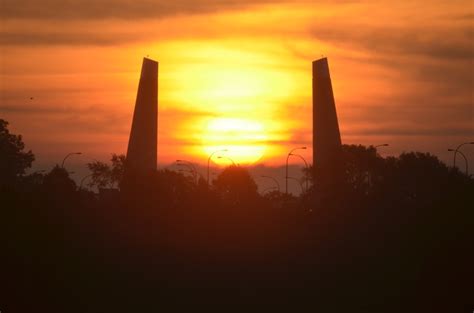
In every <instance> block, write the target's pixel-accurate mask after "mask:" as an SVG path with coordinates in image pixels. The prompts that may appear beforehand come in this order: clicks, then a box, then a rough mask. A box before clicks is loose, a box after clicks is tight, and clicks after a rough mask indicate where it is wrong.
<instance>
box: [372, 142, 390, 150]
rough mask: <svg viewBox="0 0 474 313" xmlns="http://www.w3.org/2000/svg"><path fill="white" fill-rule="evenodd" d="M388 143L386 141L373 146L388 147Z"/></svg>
mask: <svg viewBox="0 0 474 313" xmlns="http://www.w3.org/2000/svg"><path fill="white" fill-rule="evenodd" d="M388 146H389V144H388V143H383V144H381V145H376V146H375V147H374V148H375V149H377V148H378V147H388Z"/></svg>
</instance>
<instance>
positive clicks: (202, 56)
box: [160, 41, 301, 164]
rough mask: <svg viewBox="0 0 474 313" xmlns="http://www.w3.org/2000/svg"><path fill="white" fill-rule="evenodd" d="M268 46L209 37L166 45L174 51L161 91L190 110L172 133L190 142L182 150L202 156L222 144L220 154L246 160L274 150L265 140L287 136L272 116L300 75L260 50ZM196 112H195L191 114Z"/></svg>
mask: <svg viewBox="0 0 474 313" xmlns="http://www.w3.org/2000/svg"><path fill="white" fill-rule="evenodd" d="M246 44H249V42H248V41H247V42H246ZM190 47H195V49H193V50H192V51H190V49H189V48H190ZM270 47H271V45H268V44H267V45H265V43H255V46H254V47H253V49H251V48H247V49H242V48H240V49H239V47H238V46H236V45H235V43H233V44H225V43H217V42H213V41H207V42H202V41H201V42H199V43H194V42H175V43H172V44H170V46H167V47H166V50H167V51H177V54H178V55H179V56H176V55H175V56H174V58H177V59H175V60H174V61H175V62H176V63H174V64H170V65H169V66H170V67H172V70H171V69H170V72H168V73H165V68H166V65H165V66H163V67H162V72H160V74H161V75H163V76H165V78H164V82H163V83H164V84H165V85H164V86H163V88H162V89H164V90H163V92H162V93H161V95H162V97H165V98H166V101H165V102H167V101H169V102H170V103H173V104H174V105H175V106H177V107H179V108H180V110H182V111H185V112H190V114H189V116H188V117H187V119H186V118H185V119H183V120H181V121H179V120H176V121H175V122H176V123H177V124H180V127H179V126H178V127H177V128H176V132H175V135H176V137H177V138H185V137H187V139H188V142H189V145H190V146H191V147H190V149H188V151H187V153H190V154H192V157H193V158H199V159H201V160H205V159H207V157H208V155H209V154H211V153H212V152H214V151H217V150H222V149H227V150H228V151H227V152H226V153H225V156H226V157H229V158H231V159H232V160H233V161H234V162H235V163H239V164H252V163H255V162H256V161H258V160H261V159H262V158H263V157H264V156H265V157H272V156H273V155H274V152H275V147H273V146H272V144H271V143H270V142H274V141H282V140H286V139H288V137H289V134H287V133H286V131H285V129H286V128H288V125H287V124H286V121H285V120H279V119H278V117H277V116H278V115H279V113H280V112H281V109H282V106H283V105H284V103H285V102H286V101H288V99H289V98H291V97H294V93H295V90H297V89H298V88H299V85H298V84H297V83H296V82H298V81H301V77H300V73H299V72H298V71H296V72H295V71H291V70H289V69H284V68H282V66H281V65H282V64H283V63H284V62H285V60H284V59H281V57H280V58H279V57H278V56H272V55H271V54H268V53H266V49H269V48H270ZM177 60H180V61H181V62H179V61H177ZM165 90H166V91H165ZM160 103H161V102H160ZM196 111H198V112H201V114H195V115H193V114H192V112H196ZM165 114H166V113H165ZM276 117H277V118H276ZM189 134H192V135H191V137H192V138H189ZM216 162H217V163H222V164H224V163H225V162H227V163H228V162H229V160H227V159H225V158H222V159H218V160H216Z"/></svg>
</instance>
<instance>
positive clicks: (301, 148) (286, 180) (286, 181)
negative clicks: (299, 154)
mask: <svg viewBox="0 0 474 313" xmlns="http://www.w3.org/2000/svg"><path fill="white" fill-rule="evenodd" d="M296 150H306V147H299V148H294V149H292V150H291V151H290V152H289V153H288V155H287V156H286V175H285V193H286V194H288V159H289V158H290V156H291V155H293V151H296Z"/></svg>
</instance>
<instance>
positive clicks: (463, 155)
mask: <svg viewBox="0 0 474 313" xmlns="http://www.w3.org/2000/svg"><path fill="white" fill-rule="evenodd" d="M448 151H449V152H454V154H456V150H454V149H448ZM457 153H459V154H460V155H461V156H462V157H463V158H464V162H465V164H466V175H469V170H468V163H467V158H466V155H465V154H464V153H462V152H461V151H458V152H457Z"/></svg>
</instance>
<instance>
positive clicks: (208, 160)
mask: <svg viewBox="0 0 474 313" xmlns="http://www.w3.org/2000/svg"><path fill="white" fill-rule="evenodd" d="M227 151H229V150H227V149H221V150H217V151H214V152H212V153H211V154H210V155H209V157H208V158H207V186H209V165H210V162H211V159H212V157H213V156H214V154H216V153H217V152H227Z"/></svg>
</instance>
